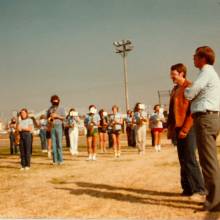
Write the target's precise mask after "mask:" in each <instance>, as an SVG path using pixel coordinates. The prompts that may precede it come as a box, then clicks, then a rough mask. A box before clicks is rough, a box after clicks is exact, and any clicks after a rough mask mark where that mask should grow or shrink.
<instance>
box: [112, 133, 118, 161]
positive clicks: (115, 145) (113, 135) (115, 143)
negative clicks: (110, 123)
mask: <svg viewBox="0 0 220 220" xmlns="http://www.w3.org/2000/svg"><path fill="white" fill-rule="evenodd" d="M112 141H113V148H114V152H115V156H116V157H117V141H116V135H115V134H114V133H112Z"/></svg>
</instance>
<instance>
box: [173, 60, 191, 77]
mask: <svg viewBox="0 0 220 220" xmlns="http://www.w3.org/2000/svg"><path fill="white" fill-rule="evenodd" d="M170 70H171V71H174V70H176V71H177V72H178V73H183V77H184V78H186V72H187V69H186V66H185V65H184V64H182V63H177V64H175V65H172V66H171V67H170Z"/></svg>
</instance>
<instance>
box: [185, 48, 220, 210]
mask: <svg viewBox="0 0 220 220" xmlns="http://www.w3.org/2000/svg"><path fill="white" fill-rule="evenodd" d="M214 62H215V53H214V51H213V49H212V48H210V47H208V46H202V47H198V48H197V49H196V51H195V54H194V65H195V67H196V68H198V69H199V70H200V72H199V76H198V77H197V79H196V80H195V81H194V82H193V84H192V86H191V87H188V88H186V90H185V97H186V99H188V100H190V101H191V113H192V115H193V118H194V124H195V131H196V141H197V146H198V152H199V159H200V164H201V167H202V173H203V176H204V180H205V186H206V189H207V190H208V195H207V196H206V201H205V203H204V206H203V208H202V210H205V211H220V167H219V162H218V158H217V147H216V138H217V136H218V134H219V131H220V114H219V111H220V80H219V76H218V74H217V73H216V71H215V69H214V67H213V64H214Z"/></svg>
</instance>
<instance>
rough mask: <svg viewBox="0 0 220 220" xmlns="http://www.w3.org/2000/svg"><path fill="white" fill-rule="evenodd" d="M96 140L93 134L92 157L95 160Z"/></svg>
mask: <svg viewBox="0 0 220 220" xmlns="http://www.w3.org/2000/svg"><path fill="white" fill-rule="evenodd" d="M96 140H97V135H94V136H93V137H92V155H93V156H92V159H93V160H96Z"/></svg>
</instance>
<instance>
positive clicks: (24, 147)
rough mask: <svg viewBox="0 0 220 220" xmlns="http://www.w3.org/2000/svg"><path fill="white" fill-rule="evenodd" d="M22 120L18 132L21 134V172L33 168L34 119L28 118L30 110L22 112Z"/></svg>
mask: <svg viewBox="0 0 220 220" xmlns="http://www.w3.org/2000/svg"><path fill="white" fill-rule="evenodd" d="M20 117H21V120H20V121H19V125H18V130H19V132H20V157H21V170H29V169H30V166H31V146H32V134H31V132H32V131H33V128H34V125H33V121H32V119H30V118H29V117H28V110H27V109H25V108H23V109H22V110H21V111H20Z"/></svg>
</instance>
